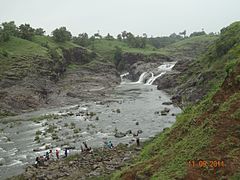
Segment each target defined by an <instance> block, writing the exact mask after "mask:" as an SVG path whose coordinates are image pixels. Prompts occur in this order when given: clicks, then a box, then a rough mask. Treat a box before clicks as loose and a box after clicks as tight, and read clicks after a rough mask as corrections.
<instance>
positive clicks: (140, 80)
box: [137, 72, 147, 83]
mask: <svg viewBox="0 0 240 180" xmlns="http://www.w3.org/2000/svg"><path fill="white" fill-rule="evenodd" d="M146 74H147V72H143V73H142V74H141V75H140V77H139V79H138V81H137V83H143V81H144V78H145V75H146Z"/></svg>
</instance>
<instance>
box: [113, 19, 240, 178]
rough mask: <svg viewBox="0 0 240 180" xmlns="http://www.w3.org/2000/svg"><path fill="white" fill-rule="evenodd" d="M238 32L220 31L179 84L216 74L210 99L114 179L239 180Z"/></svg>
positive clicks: (235, 26)
mask: <svg viewBox="0 0 240 180" xmlns="http://www.w3.org/2000/svg"><path fill="white" fill-rule="evenodd" d="M239 32H240V23H239V22H237V23H234V24H232V25H230V26H229V27H227V28H225V29H224V30H222V32H221V35H220V37H219V39H218V40H217V41H216V42H215V43H214V44H213V45H212V46H211V47H210V49H209V51H208V52H207V53H206V54H205V56H204V57H203V58H200V59H199V60H198V61H197V62H195V63H193V65H192V67H191V69H190V70H189V71H188V73H187V74H186V76H184V78H183V79H182V82H187V81H188V80H189V78H190V77H195V75H197V74H199V72H200V73H204V72H206V71H214V72H216V75H215V76H214V77H212V78H211V79H210V80H209V82H208V84H209V85H210V86H211V90H210V91H209V92H208V95H207V96H205V98H204V99H203V100H202V101H200V102H198V103H197V104H196V105H193V106H191V107H189V108H186V109H185V110H184V112H183V113H182V114H181V115H179V116H178V117H177V121H176V123H175V124H174V126H173V127H171V128H170V129H166V130H164V132H163V133H161V134H160V135H159V136H158V137H156V138H155V139H154V140H153V141H151V142H150V143H148V144H147V145H146V146H145V147H144V149H143V150H142V153H141V155H140V157H139V158H138V159H137V160H136V162H135V163H134V164H133V165H131V166H129V167H126V168H125V169H124V170H122V171H119V172H117V173H116V174H115V175H114V177H113V178H112V179H126V180H127V179H198V178H201V179H221V178H223V179H224V178H225V179H239V178H240V169H239V166H240V161H239V160H240V80H239V78H240V51H239V50H240V41H239V38H240V36H239ZM180 43H181V42H180ZM190 72H191V73H190ZM199 83H200V84H201V82H199ZM201 86H204V84H201ZM189 161H191V163H189ZM192 161H195V166H193V165H192ZM200 161H201V162H200ZM214 161H216V162H217V164H215V165H214V164H213V163H212V162H214ZM218 162H220V163H219V164H218ZM221 163H223V164H224V167H222V164H221ZM198 165H200V166H201V167H199V166H198Z"/></svg>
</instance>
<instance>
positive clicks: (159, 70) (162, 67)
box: [120, 62, 176, 85]
mask: <svg viewBox="0 0 240 180" xmlns="http://www.w3.org/2000/svg"><path fill="white" fill-rule="evenodd" d="M175 64H176V62H165V63H164V64H162V65H160V66H159V67H158V68H157V75H156V76H155V75H154V73H153V72H143V73H142V74H141V75H140V77H139V79H138V81H137V82H131V83H130V84H139V83H144V82H146V83H145V85H152V84H153V83H154V81H155V80H156V79H157V78H159V77H161V76H162V75H164V74H165V73H166V72H168V71H171V70H172V68H173V67H174V66H175ZM150 74H151V76H150ZM127 75H129V73H125V74H122V75H121V76H120V77H121V80H122V83H123V77H125V76H127ZM148 77H150V78H148ZM146 78H148V79H147V81H146Z"/></svg>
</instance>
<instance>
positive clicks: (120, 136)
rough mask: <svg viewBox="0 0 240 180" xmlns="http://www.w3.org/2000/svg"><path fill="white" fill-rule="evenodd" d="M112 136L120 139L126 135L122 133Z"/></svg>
mask: <svg viewBox="0 0 240 180" xmlns="http://www.w3.org/2000/svg"><path fill="white" fill-rule="evenodd" d="M114 136H115V137H116V138H122V137H124V136H126V133H123V132H117V133H115V135H114Z"/></svg>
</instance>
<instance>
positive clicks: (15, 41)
mask: <svg viewBox="0 0 240 180" xmlns="http://www.w3.org/2000/svg"><path fill="white" fill-rule="evenodd" d="M0 50H4V51H6V52H7V53H8V54H9V55H10V56H28V55H31V56H47V49H46V48H44V47H42V46H40V45H39V44H36V43H34V42H31V41H28V40H24V39H21V38H17V37H11V38H10V40H9V41H7V42H0Z"/></svg>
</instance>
